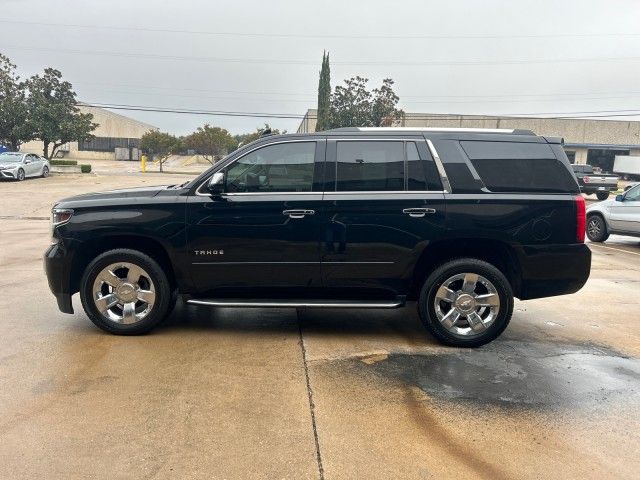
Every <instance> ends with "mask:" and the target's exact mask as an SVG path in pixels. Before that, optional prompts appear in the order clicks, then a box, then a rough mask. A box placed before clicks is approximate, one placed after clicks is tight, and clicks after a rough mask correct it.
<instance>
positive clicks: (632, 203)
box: [587, 183, 640, 242]
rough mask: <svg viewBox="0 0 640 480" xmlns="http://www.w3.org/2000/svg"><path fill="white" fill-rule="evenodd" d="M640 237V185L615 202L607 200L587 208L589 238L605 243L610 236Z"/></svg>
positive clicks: (617, 198)
mask: <svg viewBox="0 0 640 480" xmlns="http://www.w3.org/2000/svg"><path fill="white" fill-rule="evenodd" d="M612 233H615V234H618V235H630V236H633V237H640V183H639V184H637V185H635V186H633V187H631V188H630V189H628V190H627V191H626V192H624V193H623V194H621V195H616V198H615V200H605V201H604V202H599V203H595V204H593V205H591V206H590V207H589V208H587V237H588V238H589V240H591V241H592V242H604V241H605V240H606V239H607V238H609V235H610V234H612Z"/></svg>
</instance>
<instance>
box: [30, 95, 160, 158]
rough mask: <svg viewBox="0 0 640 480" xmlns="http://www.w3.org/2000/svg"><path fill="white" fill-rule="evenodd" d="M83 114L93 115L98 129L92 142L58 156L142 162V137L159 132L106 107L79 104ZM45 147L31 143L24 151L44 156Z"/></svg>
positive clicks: (66, 148) (71, 145)
mask: <svg viewBox="0 0 640 480" xmlns="http://www.w3.org/2000/svg"><path fill="white" fill-rule="evenodd" d="M79 108H80V111H81V112H82V113H90V114H92V115H93V121H94V122H95V123H97V124H98V127H97V128H96V129H95V130H94V131H93V136H94V138H92V139H91V140H87V141H83V142H69V143H67V144H65V145H63V146H62V147H60V149H59V150H58V152H59V154H58V155H57V156H58V157H61V158H68V159H73V160H75V159H82V160H138V159H139V158H140V150H139V148H138V147H139V146H140V138H142V135H144V134H145V133H146V132H148V131H149V130H158V128H157V127H154V126H153V125H149V124H148V123H144V122H141V121H139V120H134V119H133V118H129V117H126V116H124V115H120V114H118V113H114V112H111V111H109V110H105V109H104V108H98V107H89V106H86V105H79ZM42 150H43V145H42V142H41V141H39V140H35V141H32V142H27V143H25V144H23V145H22V146H21V147H20V151H23V152H29V153H37V154H38V155H42Z"/></svg>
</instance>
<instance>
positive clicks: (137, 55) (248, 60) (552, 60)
mask: <svg viewBox="0 0 640 480" xmlns="http://www.w3.org/2000/svg"><path fill="white" fill-rule="evenodd" d="M4 48H8V49H15V50H26V51H37V52H47V53H57V54H60V53H62V54H72V55H98V56H109V57H118V58H122V57H125V58H144V59H152V60H172V61H189V62H207V63H240V64H242V63H244V64H269V65H317V62H315V61H309V60H285V59H266V58H222V57H187V56H182V55H161V54H152V53H131V52H109V51H104V50H72V49H62V48H47V47H23V46H19V45H4ZM621 61H624V62H635V61H640V57H593V58H546V59H540V58H538V59H535V58H534V59H511V60H461V61H451V62H449V61H447V62H445V61H430V62H408V61H395V60H389V61H349V62H340V61H332V62H331V63H332V65H348V66H395V67H439V66H449V67H455V66H482V65H528V64H548V63H591V62H595V63H597V62H621Z"/></svg>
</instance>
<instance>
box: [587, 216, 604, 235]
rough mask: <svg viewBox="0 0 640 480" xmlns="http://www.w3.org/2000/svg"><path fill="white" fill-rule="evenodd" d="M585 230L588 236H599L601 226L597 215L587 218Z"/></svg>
mask: <svg viewBox="0 0 640 480" xmlns="http://www.w3.org/2000/svg"><path fill="white" fill-rule="evenodd" d="M587 231H588V232H589V236H590V237H592V238H597V237H599V236H600V233H601V231H602V228H601V226H600V222H599V221H598V219H597V217H593V218H591V220H589V225H587Z"/></svg>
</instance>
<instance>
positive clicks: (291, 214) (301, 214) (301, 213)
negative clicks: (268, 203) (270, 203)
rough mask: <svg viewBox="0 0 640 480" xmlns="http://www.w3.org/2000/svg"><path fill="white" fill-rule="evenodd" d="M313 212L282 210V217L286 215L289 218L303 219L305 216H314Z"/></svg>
mask: <svg viewBox="0 0 640 480" xmlns="http://www.w3.org/2000/svg"><path fill="white" fill-rule="evenodd" d="M315 213H316V211H315V210H283V211H282V214H283V215H288V216H289V218H304V217H305V216H307V215H314V214H315Z"/></svg>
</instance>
